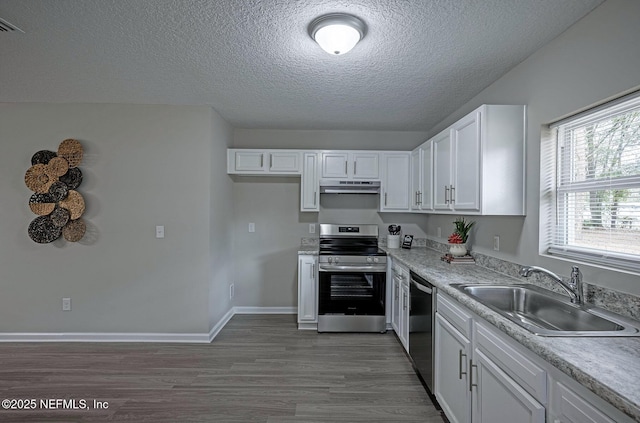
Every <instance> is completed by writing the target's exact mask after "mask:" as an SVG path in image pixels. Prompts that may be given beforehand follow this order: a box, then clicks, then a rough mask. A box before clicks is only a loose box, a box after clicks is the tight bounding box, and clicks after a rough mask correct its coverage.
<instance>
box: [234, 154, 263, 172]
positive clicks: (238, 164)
mask: <svg viewBox="0 0 640 423" xmlns="http://www.w3.org/2000/svg"><path fill="white" fill-rule="evenodd" d="M234 163H235V171H237V172H265V171H266V168H265V161H264V152H263V151H235V152H234Z"/></svg>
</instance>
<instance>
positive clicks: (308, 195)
mask: <svg viewBox="0 0 640 423" xmlns="http://www.w3.org/2000/svg"><path fill="white" fill-rule="evenodd" d="M302 161H303V163H302V164H303V168H302V179H301V181H300V211H320V189H319V185H318V183H319V181H318V155H317V154H316V153H304V156H303V160H302Z"/></svg>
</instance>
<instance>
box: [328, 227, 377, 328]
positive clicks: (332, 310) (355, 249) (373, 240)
mask: <svg viewBox="0 0 640 423" xmlns="http://www.w3.org/2000/svg"><path fill="white" fill-rule="evenodd" d="M386 271H387V255H386V253H385V252H384V251H382V250H380V249H379V248H378V226H377V225H335V224H320V256H319V292H318V294H319V297H318V332H386V327H387V326H386V319H385V309H386Z"/></svg>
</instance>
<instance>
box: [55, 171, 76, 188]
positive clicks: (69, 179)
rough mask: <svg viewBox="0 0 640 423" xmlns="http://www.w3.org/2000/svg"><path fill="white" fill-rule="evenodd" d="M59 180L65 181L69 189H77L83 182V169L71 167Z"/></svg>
mask: <svg viewBox="0 0 640 423" xmlns="http://www.w3.org/2000/svg"><path fill="white" fill-rule="evenodd" d="M58 180H59V181H60V182H64V183H65V184H66V185H67V187H68V188H69V189H76V188H78V187H79V186H80V184H81V183H82V171H81V170H80V168H79V167H70V168H69V170H68V171H67V173H65V174H64V175H62V176H61V177H60V178H58Z"/></svg>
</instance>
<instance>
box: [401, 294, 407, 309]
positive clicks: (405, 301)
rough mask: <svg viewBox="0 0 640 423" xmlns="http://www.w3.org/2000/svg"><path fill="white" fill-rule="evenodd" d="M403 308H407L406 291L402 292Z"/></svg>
mask: <svg viewBox="0 0 640 423" xmlns="http://www.w3.org/2000/svg"><path fill="white" fill-rule="evenodd" d="M402 309H403V310H406V309H407V294H404V293H403V294H402Z"/></svg>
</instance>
